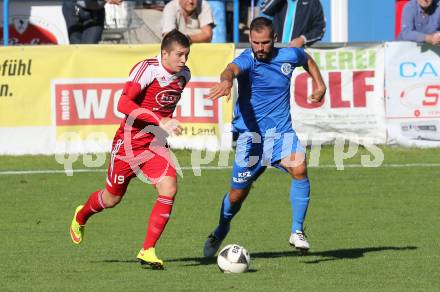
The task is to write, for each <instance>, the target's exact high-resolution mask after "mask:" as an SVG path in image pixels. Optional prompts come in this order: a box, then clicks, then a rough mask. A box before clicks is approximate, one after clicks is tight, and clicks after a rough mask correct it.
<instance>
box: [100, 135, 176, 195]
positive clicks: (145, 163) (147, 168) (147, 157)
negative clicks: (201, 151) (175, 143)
mask: <svg viewBox="0 0 440 292" xmlns="http://www.w3.org/2000/svg"><path fill="white" fill-rule="evenodd" d="M124 146H125V145H124V140H123V139H120V138H115V139H114V140H113V146H112V152H111V158H110V163H109V166H108V170H107V178H106V188H107V190H108V191H109V192H110V193H112V194H113V195H116V196H123V195H124V194H125V191H126V190H127V187H128V184H129V182H130V180H131V179H132V178H133V177H134V176H136V175H138V177H140V178H141V180H144V179H145V178H146V179H148V181H149V183H151V184H153V185H156V184H157V183H158V182H160V180H161V179H162V178H164V177H165V176H171V177H174V178H176V169H175V167H174V164H173V162H172V160H171V155H170V150H169V148H168V147H164V146H156V147H154V146H151V145H149V146H147V147H142V148H134V149H131V150H130V149H125V148H126V147H124ZM127 148H129V147H127Z"/></svg>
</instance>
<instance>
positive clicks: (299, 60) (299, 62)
mask: <svg viewBox="0 0 440 292" xmlns="http://www.w3.org/2000/svg"><path fill="white" fill-rule="evenodd" d="M292 50H294V55H295V56H296V58H295V60H294V63H295V67H302V66H304V65H305V64H306V63H307V55H306V52H305V51H304V49H303V48H292Z"/></svg>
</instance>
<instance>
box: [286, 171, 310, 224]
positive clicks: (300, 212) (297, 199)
mask: <svg viewBox="0 0 440 292" xmlns="http://www.w3.org/2000/svg"><path fill="white" fill-rule="evenodd" d="M309 196H310V182H309V179H308V178H305V179H301V180H296V179H292V184H291V186H290V204H291V205H292V233H293V232H295V231H297V230H299V231H303V223H304V219H305V218H306V213H307V207H308V206H309V200H310V197H309Z"/></svg>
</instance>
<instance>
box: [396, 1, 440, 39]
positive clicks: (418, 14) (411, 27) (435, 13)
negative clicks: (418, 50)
mask: <svg viewBox="0 0 440 292" xmlns="http://www.w3.org/2000/svg"><path fill="white" fill-rule="evenodd" d="M399 39H400V40H404V41H415V42H426V43H429V44H431V45H434V46H435V45H439V44H440V1H439V0H411V1H410V2H409V3H408V4H407V5H406V6H405V8H404V10H403V16H402V31H401V32H400V37H399Z"/></svg>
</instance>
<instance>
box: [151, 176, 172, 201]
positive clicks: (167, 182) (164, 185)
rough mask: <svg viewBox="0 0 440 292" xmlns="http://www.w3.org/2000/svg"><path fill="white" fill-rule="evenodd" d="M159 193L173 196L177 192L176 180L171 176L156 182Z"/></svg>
mask: <svg viewBox="0 0 440 292" xmlns="http://www.w3.org/2000/svg"><path fill="white" fill-rule="evenodd" d="M156 189H157V192H158V194H159V195H161V196H166V197H171V198H173V197H174V196H175V195H176V194H177V181H176V179H175V178H172V177H165V178H164V179H163V180H162V181H160V182H159V183H157V184H156Z"/></svg>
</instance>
